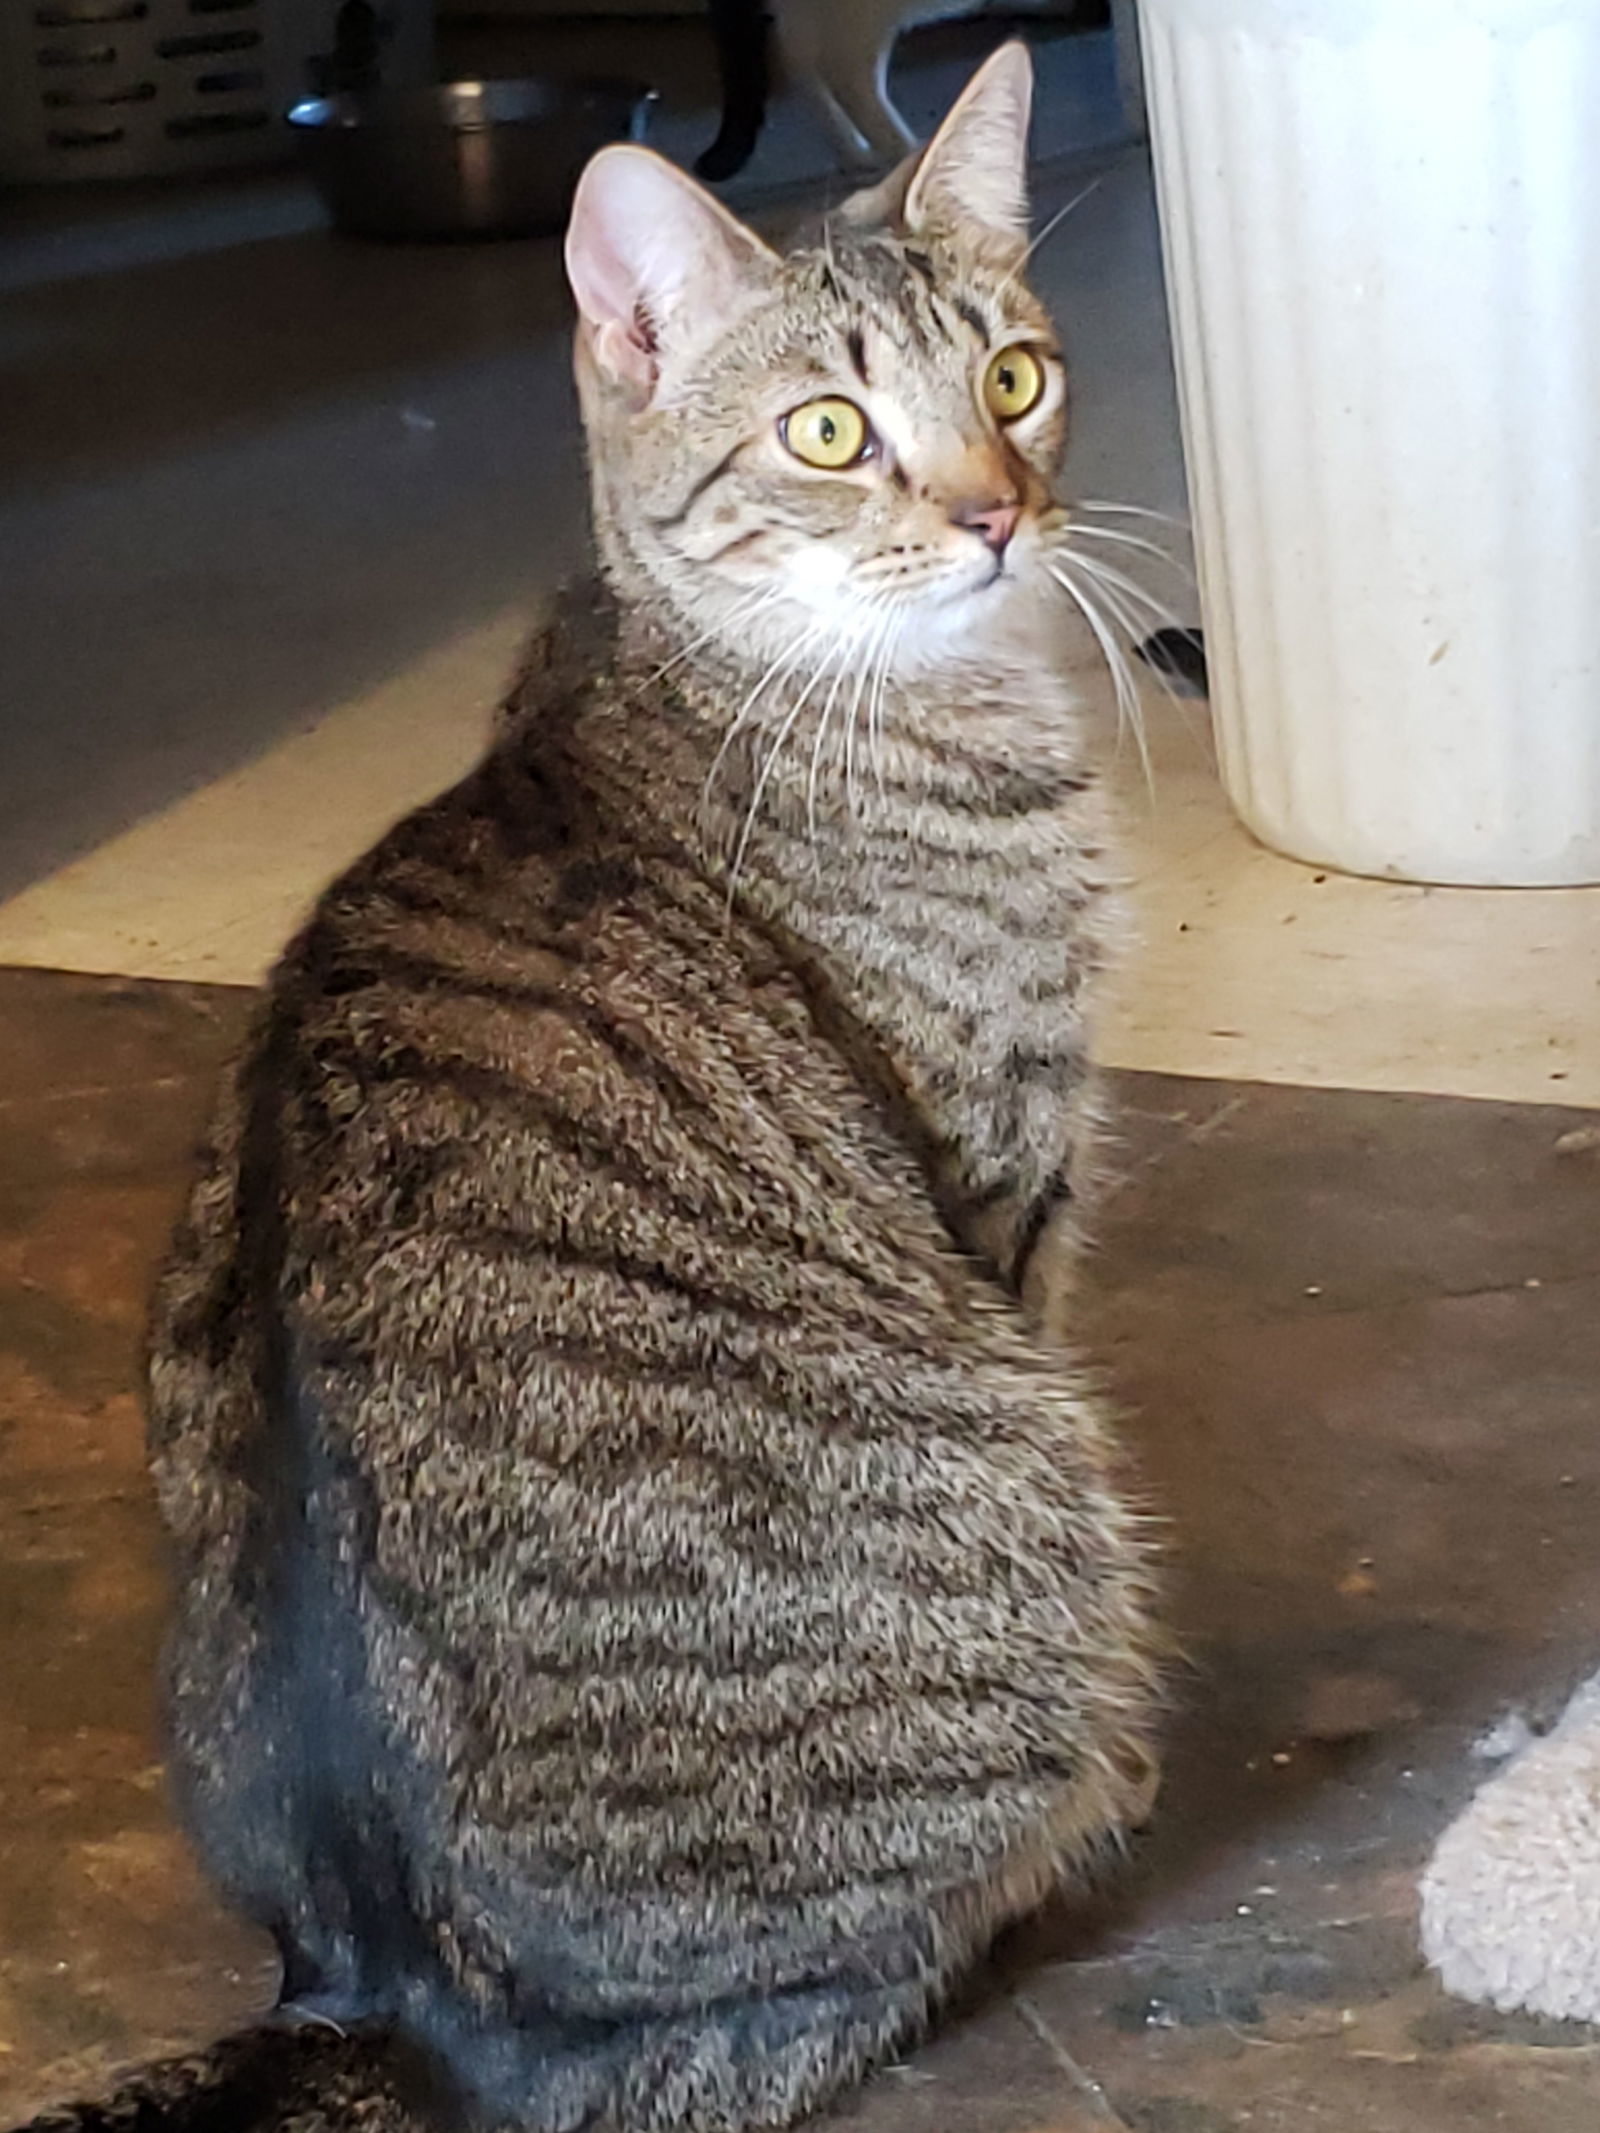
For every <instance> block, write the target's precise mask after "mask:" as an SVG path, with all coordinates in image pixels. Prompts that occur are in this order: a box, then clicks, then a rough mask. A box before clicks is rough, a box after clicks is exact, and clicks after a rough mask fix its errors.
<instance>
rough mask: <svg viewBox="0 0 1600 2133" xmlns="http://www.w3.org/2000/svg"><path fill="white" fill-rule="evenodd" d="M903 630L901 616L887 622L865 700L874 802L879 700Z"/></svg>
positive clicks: (879, 763) (879, 755) (879, 764)
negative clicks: (876, 665)
mask: <svg viewBox="0 0 1600 2133" xmlns="http://www.w3.org/2000/svg"><path fill="white" fill-rule="evenodd" d="M905 626H906V618H905V616H904V615H894V616H891V618H890V627H889V629H888V630H887V632H886V633H885V635H884V639H883V643H882V646H881V648H880V650H879V655H878V672H877V678H876V680H875V681H874V683H873V687H872V694H871V696H870V697H869V698H868V700H867V752H868V754H869V755H870V756H871V758H872V779H873V783H874V784H875V785H876V786H877V788H878V798H879V799H880V800H881V799H882V798H883V698H884V691H885V689H886V688H887V687H888V682H889V668H890V666H891V665H892V664H893V662H894V655H895V653H896V651H898V649H899V646H900V637H901V633H902V632H903V631H904V629H905Z"/></svg>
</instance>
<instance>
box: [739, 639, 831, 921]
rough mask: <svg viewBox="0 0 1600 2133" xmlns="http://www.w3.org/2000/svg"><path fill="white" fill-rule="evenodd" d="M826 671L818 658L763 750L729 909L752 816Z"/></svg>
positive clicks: (752, 828)
mask: <svg viewBox="0 0 1600 2133" xmlns="http://www.w3.org/2000/svg"><path fill="white" fill-rule="evenodd" d="M825 627H826V625H824V624H820V623H819V624H818V625H817V629H816V630H813V631H812V632H811V633H810V635H811V637H813V638H814V637H815V636H816V635H817V633H818V630H821V629H823V628H825ZM827 671H828V668H827V662H826V661H825V660H822V661H819V662H818V664H817V666H816V668H815V670H814V671H813V673H812V676H811V679H810V680H809V681H808V682H807V683H806V685H805V687H804V688H803V689H802V690H801V691H800V694H799V695H798V696H797V697H796V698H795V700H794V702H793V703H792V704H791V705H790V707H789V710H788V713H787V715H786V716H785V718H784V721H783V723H782V725H781V726H779V728H778V731H777V733H776V735H775V736H774V738H773V742H772V746H771V747H770V748H769V749H768V750H767V753H766V757H765V760H764V761H763V763H762V765H761V770H760V773H759V774H758V776H757V778H756V782H755V790H754V791H753V792H752V793H751V795H750V805H749V806H748V807H747V808H746V810H745V817H744V828H743V829H742V830H741V831H740V833H739V844H738V849H737V850H736V851H735V853H734V855H733V865H732V867H731V869H730V870H729V874H728V907H729V909H730V910H731V909H732V908H733V899H734V896H735V893H736V892H737V890H738V887H739V876H740V874H741V873H742V872H743V870H744V860H745V854H746V852H748V851H749V849H750V839H751V838H752V837H753V836H754V835H755V827H756V818H757V816H758V815H759V814H760V812H761V801H762V798H763V796H764V794H765V793H766V789H767V784H768V781H769V780H770V778H771V776H772V773H773V771H774V770H776V769H777V767H778V758H779V757H780V756H781V755H782V754H783V751H784V749H785V748H786V747H787V745H788V741H789V736H790V734H791V733H793V731H794V729H795V723H796V721H797V720H798V718H799V716H800V714H801V712H802V711H803V710H804V709H805V707H806V704H807V702H808V701H809V699H810V696H811V692H812V691H813V689H815V687H816V686H817V683H818V682H819V681H821V679H822V677H823V675H824V674H825V673H826V672H827Z"/></svg>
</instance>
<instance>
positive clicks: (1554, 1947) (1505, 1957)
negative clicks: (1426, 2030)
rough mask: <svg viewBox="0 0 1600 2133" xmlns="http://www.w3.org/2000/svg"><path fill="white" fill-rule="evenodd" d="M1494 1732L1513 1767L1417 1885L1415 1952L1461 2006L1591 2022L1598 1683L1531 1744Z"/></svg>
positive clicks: (1599, 1900)
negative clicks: (1418, 1949) (1418, 1939)
mask: <svg viewBox="0 0 1600 2133" xmlns="http://www.w3.org/2000/svg"><path fill="white" fill-rule="evenodd" d="M1498 1730H1499V1731H1500V1734H1501V1740H1500V1742H1499V1743H1497V1744H1492V1743H1491V1742H1490V1741H1486V1742H1485V1743H1484V1745H1483V1752H1484V1753H1486V1754H1494V1753H1496V1752H1502V1753H1503V1752H1505V1751H1506V1750H1507V1749H1512V1750H1514V1757H1513V1760H1512V1761H1511V1762H1510V1763H1509V1764H1508V1765H1507V1766H1506V1767H1505V1768H1504V1769H1502V1770H1500V1771H1499V1772H1498V1773H1497V1774H1496V1775H1495V1776H1494V1777H1492V1778H1490V1779H1489V1781H1488V1782H1487V1783H1486V1784H1485V1785H1484V1786H1483V1787H1482V1788H1481V1789H1480V1790H1479V1791H1478V1793H1477V1794H1476V1795H1475V1797H1474V1798H1473V1800H1472V1802H1471V1804H1470V1805H1469V1806H1468V1807H1467V1808H1466V1809H1465V1810H1464V1811H1463V1813H1462V1814H1461V1815H1460V1816H1459V1818H1458V1819H1457V1820H1456V1821H1455V1822H1453V1823H1452V1824H1451V1826H1450V1827H1449V1829H1447V1830H1446V1831H1445V1833H1444V1835H1443V1837H1442V1838H1441V1839H1440V1840H1439V1847H1438V1849H1437V1851H1436V1852H1435V1853H1434V1855H1433V1858H1432V1861H1431V1862H1430V1864H1429V1866H1428V1870H1427V1872H1426V1874H1425V1875H1424V1876H1423V1881H1422V1944H1423V1949H1424V1952H1425V1953H1426V1955H1427V1958H1428V1960H1429V1962H1430V1963H1432V1964H1433V1965H1434V1967H1435V1969H1437V1971H1438V1972H1439V1975H1440V1978H1441V1979H1442V1980H1443V1982H1444V1985H1445V1988H1446V1990H1447V1991H1449V1992H1453V1993H1457V1994H1459V1995H1460V1996H1461V1997H1462V1998H1463V1999H1468V2000H1483V2001H1487V2003H1488V2004H1489V2005H1490V2006H1491V2007H1498V2008H1500V2009H1502V2010H1503V2011H1506V2012H1509V2011H1511V2010H1512V2009H1514V2008H1521V2009H1524V2010H1526V2011H1527V2012H1528V2013H1530V2014H1541V2015H1555V2016H1560V2017H1563V2018H1567V2019H1575V2020H1579V2021H1585V2022H1600V1674H1597V1675H1596V1676H1595V1677H1594V1678H1593V1679H1592V1680H1590V1681H1587V1682H1585V1683H1584V1685H1583V1687H1582V1688H1581V1689H1579V1691H1578V1693H1577V1694H1576V1695H1575V1696H1574V1697H1573V1699H1572V1701H1571V1703H1569V1704H1568V1706H1567V1708H1566V1710H1565V1712H1564V1713H1563V1714H1562V1717H1561V1721H1560V1723H1559V1724H1558V1725H1557V1726H1556V1727H1555V1729H1554V1731H1553V1732H1551V1733H1549V1734H1547V1735H1545V1736H1544V1737H1543V1738H1542V1739H1540V1738H1537V1737H1535V1736H1533V1735H1530V1734H1528V1733H1527V1732H1526V1730H1525V1729H1523V1731H1522V1734H1521V1743H1525V1744H1519V1743H1518V1741H1517V1736H1516V1734H1515V1732H1514V1730H1508V1729H1506V1728H1501V1729H1498Z"/></svg>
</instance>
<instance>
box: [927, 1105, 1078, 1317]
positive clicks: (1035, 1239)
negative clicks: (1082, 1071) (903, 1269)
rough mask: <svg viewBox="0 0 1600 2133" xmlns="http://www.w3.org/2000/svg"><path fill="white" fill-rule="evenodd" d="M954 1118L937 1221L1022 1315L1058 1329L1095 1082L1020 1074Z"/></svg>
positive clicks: (941, 1170) (1073, 1252)
mask: <svg viewBox="0 0 1600 2133" xmlns="http://www.w3.org/2000/svg"><path fill="white" fill-rule="evenodd" d="M963 1123H964V1124H965V1126H966V1129H967V1130H966V1131H965V1132H963V1133H962V1134H960V1136H959V1137H958V1138H954V1139H952V1140H950V1141H948V1142H947V1143H946V1146H945V1148H944V1150H943V1152H942V1154H941V1157H940V1160H939V1164H938V1186H939V1197H940V1201H941V1204H942V1206H943V1209H944V1214H945V1219H946V1221H947V1222H948V1223H949V1225H950V1228H951V1230H952V1231H953V1232H954V1234H955V1236H956V1238H957V1239H958V1241H959V1242H960V1243H961V1244H962V1245H964V1246H965V1247H966V1249H967V1250H968V1251H970V1252H973V1253H974V1254H975V1255H976V1256H977V1257H979V1258H980V1259H983V1260H985V1261H986V1262H987V1263H988V1264H989V1265H990V1266H991V1267H993V1269H994V1270H995V1272H996V1274H997V1275H998V1276H999V1278H1000V1280H1001V1282H1002V1283H1003V1285H1004V1286H1005V1287H1006V1288H1008V1289H1010V1290H1011V1292H1012V1293H1013V1294H1014V1295H1015V1296H1016V1297H1017V1298H1018V1300H1019V1301H1020V1302H1021V1304H1022V1306H1023V1309H1024V1311H1025V1313H1026V1314H1027V1316H1028V1318H1029V1320H1030V1322H1032V1323H1033V1324H1034V1325H1036V1326H1038V1327H1039V1328H1040V1329H1041V1330H1044V1331H1047V1332H1052V1333H1054V1332H1057V1331H1059V1330H1060V1323H1059V1320H1060V1314H1061V1312H1062V1311H1063V1309H1064V1307H1065V1304H1066V1301H1067V1299H1068V1297H1069V1296H1070V1293H1071V1289H1072V1281H1073V1272H1074V1268H1075V1265H1076V1261H1077V1258H1078V1255H1079V1252H1080V1251H1081V1249H1082V1246H1083V1244H1084V1242H1085V1239H1086V1236H1087V1230H1088V1222H1089V1216H1090V1213H1091V1210H1092V1208H1093V1205H1094V1202H1095V1200H1096V1198H1097V1196H1098V1192H1099V1189H1100V1179H1101V1164H1100V1160H1099V1146H1100V1139H1101V1106H1100V1100H1099V1093H1098V1089H1097V1087H1096V1085H1095V1083H1094V1081H1093V1079H1092V1078H1090V1077H1086V1076H1085V1077H1080V1078H1078V1079H1076V1080H1075V1081H1074V1082H1073V1084H1072V1085H1071V1086H1070V1087H1069V1088H1067V1089H1062V1088H1061V1087H1059V1086H1058V1085H1054V1084H1053V1083H1047V1082H1041V1081H1040V1080H1039V1078H1038V1077H1019V1079H1018V1081H1017V1082H1016V1083H1015V1084H1013V1085H1012V1086H1011V1088H1010V1089H1009V1090H1008V1092H1007V1096H1006V1098H1005V1099H1004V1100H998V1101H992V1102H990V1103H988V1104H985V1105H983V1106H974V1107H973V1109H972V1112H971V1114H970V1115H969V1117H968V1118H967V1119H966V1120H965V1121H964V1122H963Z"/></svg>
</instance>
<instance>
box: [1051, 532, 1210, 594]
mask: <svg viewBox="0 0 1600 2133" xmlns="http://www.w3.org/2000/svg"><path fill="white" fill-rule="evenodd" d="M1070 537H1071V538H1072V539H1083V540H1090V541H1110V542H1111V543H1112V544H1113V545H1114V546H1115V547H1118V548H1136V549H1138V551H1139V553H1140V554H1141V555H1148V556H1154V557H1155V559H1156V561H1157V562H1158V563H1165V564H1166V565H1167V567H1168V569H1169V570H1173V571H1176V572H1177V574H1178V575H1179V577H1181V578H1186V579H1187V580H1188V582H1189V583H1190V584H1191V585H1192V584H1193V583H1194V572H1193V571H1192V570H1191V569H1190V568H1189V566H1188V564H1187V563H1186V562H1184V561H1183V559H1182V557H1181V556H1175V555H1174V554H1173V553H1172V551H1171V549H1170V548H1163V547H1162V546H1161V543H1160V542H1159V541H1147V540H1146V539H1145V537H1144V535H1143V534H1142V533H1124V532H1123V531H1122V530H1121V529H1120V528H1119V527H1115V526H1090V525H1086V524H1085V523H1084V522H1083V520H1081V519H1080V520H1079V521H1078V522H1077V523H1076V524H1075V525H1074V526H1073V528H1072V533H1071V536H1070Z"/></svg>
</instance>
